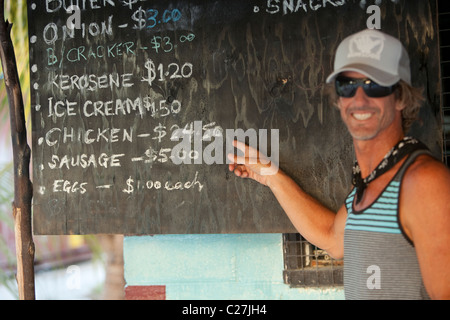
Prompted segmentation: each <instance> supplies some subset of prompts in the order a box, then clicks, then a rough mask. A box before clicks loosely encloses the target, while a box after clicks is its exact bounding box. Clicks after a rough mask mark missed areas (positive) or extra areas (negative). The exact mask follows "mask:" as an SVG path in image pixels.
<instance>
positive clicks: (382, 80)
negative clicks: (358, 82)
mask: <svg viewBox="0 0 450 320" xmlns="http://www.w3.org/2000/svg"><path fill="white" fill-rule="evenodd" d="M346 71H354V72H358V73H361V74H363V75H365V76H366V77H368V78H369V79H371V80H373V81H375V82H376V83H378V84H379V85H381V86H385V87H389V86H392V85H394V84H396V83H397V82H399V81H400V77H399V76H397V75H393V74H390V73H386V72H384V71H381V70H379V69H376V68H373V67H370V66H367V65H363V64H352V65H347V66H345V67H342V68H339V69H338V70H336V71H334V72H333V73H332V74H330V75H329V76H328V78H327V83H332V82H333V81H334V79H335V78H336V77H337V76H338V75H339V74H340V73H342V72H346Z"/></svg>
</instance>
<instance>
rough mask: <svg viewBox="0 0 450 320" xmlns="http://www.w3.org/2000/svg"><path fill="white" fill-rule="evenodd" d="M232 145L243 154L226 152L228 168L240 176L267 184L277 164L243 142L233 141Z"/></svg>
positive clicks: (276, 168)
mask: <svg viewBox="0 0 450 320" xmlns="http://www.w3.org/2000/svg"><path fill="white" fill-rule="evenodd" d="M233 146H234V147H235V148H237V149H238V150H240V151H242V152H243V153H244V155H243V156H238V155H234V154H228V160H229V161H231V163H230V164H229V165H228V169H229V170H230V171H233V172H234V174H235V175H236V176H238V177H241V178H251V179H253V180H255V181H257V182H259V183H261V184H263V185H266V186H267V185H268V179H269V177H270V176H273V175H275V174H276V173H277V172H278V170H279V169H278V165H277V164H275V163H273V161H270V160H269V158H268V157H267V156H266V155H265V154H263V153H261V152H259V151H258V150H256V149H255V148H252V147H250V146H248V145H246V144H245V143H243V142H240V141H236V140H235V141H233Z"/></svg>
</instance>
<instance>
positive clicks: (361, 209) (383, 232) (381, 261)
mask: <svg viewBox="0 0 450 320" xmlns="http://www.w3.org/2000/svg"><path fill="white" fill-rule="evenodd" d="M334 67H335V71H334V72H333V73H332V74H331V75H330V76H329V77H328V79H327V82H328V83H334V84H335V89H336V94H337V96H338V98H337V103H336V105H337V107H338V108H339V110H340V114H341V117H342V120H343V121H344V123H345V124H346V126H347V128H348V130H349V132H350V134H351V136H352V138H353V144H354V150H355V155H356V163H355V166H354V169H353V171H354V185H355V188H354V189H353V190H352V192H351V193H350V194H349V196H348V197H347V199H346V201H345V203H344V205H343V206H342V207H341V208H340V209H339V211H338V212H337V213H334V212H331V211H329V210H328V209H327V208H325V207H324V206H322V205H321V204H320V203H319V202H318V201H317V200H315V199H313V198H312V197H310V196H309V195H308V194H306V193H305V192H304V191H303V190H302V189H301V188H300V187H299V186H298V185H297V184H296V183H295V182H294V181H293V180H292V179H291V178H290V177H288V176H287V175H286V174H285V173H284V172H282V171H281V170H274V171H273V172H272V174H267V172H265V171H264V170H267V168H268V165H267V164H265V165H264V164H262V163H261V162H258V161H254V159H251V158H249V157H248V155H249V154H250V152H255V150H252V149H251V148H250V147H249V146H246V145H245V144H243V143H241V142H237V141H236V142H235V147H237V148H238V149H240V150H241V151H244V152H245V155H246V156H245V157H240V156H233V155H229V156H228V157H229V160H230V161H231V162H232V163H231V164H230V165H229V169H230V170H231V171H234V172H235V174H236V175H237V176H240V177H243V178H252V179H254V180H256V181H258V182H260V183H262V184H264V185H266V186H268V187H269V188H270V189H271V190H272V192H273V193H274V195H275V196H276V198H277V200H278V201H279V203H280V205H281V206H282V208H283V209H284V211H285V212H286V214H287V215H288V216H289V218H290V220H291V221H292V223H293V224H294V226H295V227H296V228H297V230H298V231H299V233H301V234H302V235H303V236H304V237H305V238H306V239H307V240H308V241H310V242H311V243H313V244H314V245H316V246H318V247H320V248H322V249H324V250H326V251H327V252H328V253H329V254H330V255H331V256H333V257H334V258H344V290H345V296H346V298H348V299H428V298H433V299H448V298H450V201H449V200H448V197H449V196H450V172H449V170H448V169H447V168H446V167H445V166H444V165H443V164H442V163H440V162H439V161H437V160H435V159H433V158H432V157H431V156H430V155H429V154H428V152H427V150H426V148H425V147H424V146H423V145H422V144H421V143H420V142H419V141H417V140H415V139H413V138H409V137H406V138H405V132H406V130H408V128H409V126H410V124H411V119H413V118H415V115H416V114H417V111H418V106H420V103H421V102H422V100H421V99H420V98H419V99H418V98H417V97H418V93H417V89H414V88H412V87H411V76H410V68H409V57H408V54H407V53H406V50H405V49H404V47H403V46H402V44H401V43H400V42H399V41H398V40H397V39H395V38H393V37H391V36H389V35H387V34H384V33H382V32H380V31H377V30H364V31H361V32H359V33H356V34H354V35H352V36H349V37H348V38H346V39H344V40H343V42H342V43H341V44H340V46H339V47H338V49H337V52H336V57H335V66H334ZM258 155H259V157H264V155H262V154H259V153H258ZM264 163H267V162H264Z"/></svg>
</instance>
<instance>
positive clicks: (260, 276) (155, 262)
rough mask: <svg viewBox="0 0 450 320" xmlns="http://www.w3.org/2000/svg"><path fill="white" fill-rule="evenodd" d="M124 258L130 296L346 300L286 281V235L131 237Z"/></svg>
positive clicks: (337, 293) (333, 292)
mask: <svg viewBox="0 0 450 320" xmlns="http://www.w3.org/2000/svg"><path fill="white" fill-rule="evenodd" d="M124 259H125V281H126V283H127V287H126V290H125V292H126V296H127V298H128V299H146V298H153V299H168V300H178V299H187V300H195V299H213V300H228V299H249V300H253V299H343V298H344V292H343V289H342V288H325V289H317V288H306V289H292V288H290V287H289V286H288V285H286V284H284V282H283V250H282V235H281V234H220V235H218V234H212V235H155V236H133V237H125V239H124Z"/></svg>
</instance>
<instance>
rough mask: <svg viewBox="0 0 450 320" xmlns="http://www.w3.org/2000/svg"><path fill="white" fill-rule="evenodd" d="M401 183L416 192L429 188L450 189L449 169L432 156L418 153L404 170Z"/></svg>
mask: <svg viewBox="0 0 450 320" xmlns="http://www.w3.org/2000/svg"><path fill="white" fill-rule="evenodd" d="M403 184H404V187H406V188H407V189H409V190H411V191H416V192H423V191H424V189H427V190H428V191H431V190H429V188H432V189H435V191H437V190H436V188H437V189H439V190H441V191H443V190H442V189H445V190H449V191H450V169H449V168H448V167H447V166H446V165H445V164H443V163H442V162H441V161H439V160H437V159H435V158H433V157H432V156H429V155H426V154H424V155H420V156H418V157H417V159H416V160H415V161H414V162H413V163H412V164H411V165H410V166H409V168H408V169H407V170H406V172H405V176H404V178H403Z"/></svg>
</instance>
